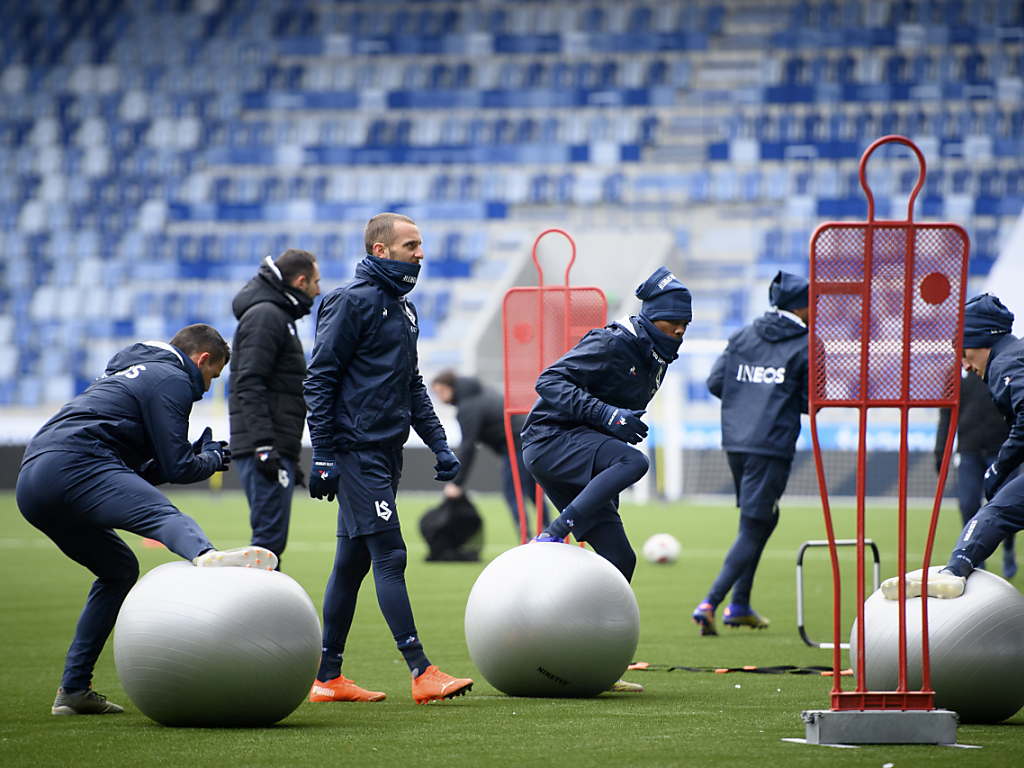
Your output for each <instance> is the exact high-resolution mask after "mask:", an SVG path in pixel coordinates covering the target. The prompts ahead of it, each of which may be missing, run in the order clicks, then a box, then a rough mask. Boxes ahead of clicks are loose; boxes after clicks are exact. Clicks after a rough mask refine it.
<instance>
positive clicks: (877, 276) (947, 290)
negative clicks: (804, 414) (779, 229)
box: [811, 223, 967, 406]
mask: <svg viewBox="0 0 1024 768" xmlns="http://www.w3.org/2000/svg"><path fill="white" fill-rule="evenodd" d="M911 231H913V232H914V242H913V248H912V249H908V243H907V237H908V234H909V233H910V232H911ZM869 241H870V259H869V258H868V254H867V248H868V242H869ZM966 247H967V243H966V241H965V238H964V235H963V230H961V229H960V228H959V227H955V226H952V225H946V224H920V225H914V226H913V227H908V226H907V225H903V224H891V223H886V224H885V225H871V226H869V225H866V224H827V225H823V226H822V227H820V228H819V229H818V231H817V232H816V233H815V236H814V238H813V240H812V242H811V261H812V265H811V267H812V268H811V277H812V282H813V284H814V285H813V288H812V294H813V295H814V308H813V309H814V313H815V323H814V325H815V331H816V337H815V351H816V357H817V360H816V362H817V366H816V377H815V381H814V382H813V386H812V392H811V399H812V401H817V402H818V403H821V404H823V405H824V404H826V403H827V404H828V405H857V404H866V405H876V406H884V405H898V404H907V405H914V404H918V403H921V404H923V403H925V402H926V403H928V404H931V405H938V404H940V403H937V402H935V401H947V402H949V403H952V400H953V398H954V397H955V393H954V391H953V385H952V382H953V381H955V378H954V377H952V376H951V375H950V371H953V370H955V369H956V368H957V366H958V365H959V353H958V351H957V349H956V343H957V340H958V338H959V333H960V307H959V297H960V295H961V280H962V279H963V278H962V275H961V272H962V267H963V259H964V249H965V248H966ZM911 269H912V283H911V285H910V286H909V290H910V307H909V312H908V311H907V309H908V308H907V306H906V301H907V290H908V285H907V280H908V276H911V273H910V270H911ZM865 309H867V311H868V317H867V324H866V327H865V325H864V323H863V320H864V316H863V312H864V311H865ZM908 324H909V327H908ZM865 342H866V343H867V345H868V347H867V355H866V364H867V365H866V367H865V368H864V369H863V370H862V367H861V356H862V352H863V348H862V344H863V343H865ZM904 371H906V375H904ZM862 382H866V384H867V392H866V395H865V393H862V392H861V386H862Z"/></svg>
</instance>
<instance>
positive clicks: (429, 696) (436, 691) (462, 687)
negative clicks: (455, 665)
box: [412, 664, 473, 704]
mask: <svg viewBox="0 0 1024 768" xmlns="http://www.w3.org/2000/svg"><path fill="white" fill-rule="evenodd" d="M472 688H473V681H472V680H470V679H469V678H468V677H452V676H451V675H446V674H445V673H444V672H442V671H441V670H440V669H438V668H437V667H435V666H434V665H433V664H431V665H430V666H429V667H427V669H426V671H425V672H424V673H423V674H422V675H420V676H419V677H414V678H413V681H412V698H413V701H415V702H416V703H417V704H426V703H428V702H431V701H440V700H441V699H451V698H453V697H455V696H462V695H463V694H465V693H466V692H467V691H469V690H472Z"/></svg>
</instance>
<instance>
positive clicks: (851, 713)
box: [800, 709, 959, 744]
mask: <svg viewBox="0 0 1024 768" xmlns="http://www.w3.org/2000/svg"><path fill="white" fill-rule="evenodd" d="M800 717H802V718H803V720H804V722H805V723H806V724H807V743H808V744H956V726H957V723H958V722H959V718H958V717H957V714H956V712H953V711H951V710H948V709H930V710H881V709H880V710H859V709H857V710H841V711H836V710H830V709H823V710H821V709H812V710H807V711H805V712H801V713H800Z"/></svg>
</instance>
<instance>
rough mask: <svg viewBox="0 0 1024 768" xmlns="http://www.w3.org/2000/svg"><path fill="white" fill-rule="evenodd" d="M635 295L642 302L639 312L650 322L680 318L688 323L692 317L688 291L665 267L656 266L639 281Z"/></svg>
mask: <svg viewBox="0 0 1024 768" xmlns="http://www.w3.org/2000/svg"><path fill="white" fill-rule="evenodd" d="M635 295H636V297H637V298H638V299H640V300H641V301H642V302H643V303H644V304H643V306H642V307H641V308H640V314H641V315H643V316H644V317H646V318H647V319H648V320H650V321H651V322H654V321H655V320H682V321H683V322H684V323H688V322H690V320H692V319H693V310H692V309H691V307H690V292H689V291H688V290H686V286H685V285H683V284H682V283H681V282H679V278H678V277H676V276H675V275H673V274H672V273H671V272H669V271H668V268H667V267H658V268H657V269H656V270H655V271H654V274H653V275H651V276H650V277H648V278H647V279H646V280H644V281H643V282H642V283H640V285H639V286H638V287H637V289H636V294H635Z"/></svg>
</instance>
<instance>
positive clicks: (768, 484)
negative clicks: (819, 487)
mask: <svg viewBox="0 0 1024 768" xmlns="http://www.w3.org/2000/svg"><path fill="white" fill-rule="evenodd" d="M727 457H728V459H729V469H730V470H732V479H733V483H734V484H735V486H736V506H738V507H739V508H740V525H739V532H738V533H737V535H736V540H735V541H734V542H733V544H732V547H730V548H729V552H728V553H727V554H726V556H725V562H724V563H723V564H722V570H721V571H719V573H718V577H717V578H716V579H715V582H714V584H712V585H711V589H710V590H709V591H708V594H707V597H705V598H704V602H707V603H711V605H712V607H718V604H719V603H721V602H722V600H724V599H725V596H726V594H728V592H729V590H730V589H731V590H732V602H733V603H734V604H736V605H742V606H749V605H750V590H751V589H752V588H753V586H754V574H755V573H756V572H757V565H758V563H759V562H760V561H761V553H762V552H763V551H764V546H765V544H767V543H768V538H769V537H770V536H771V535H772V531H774V530H775V526H776V525H778V522H779V499H780V498H782V494H783V493H784V492H785V490H786V484H787V483H788V482H789V470H790V467H791V466H792V463H793V462H792V460H791V459H781V458H777V457H775V456H762V455H760V454H756V453H735V452H730V453H728V454H727Z"/></svg>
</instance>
